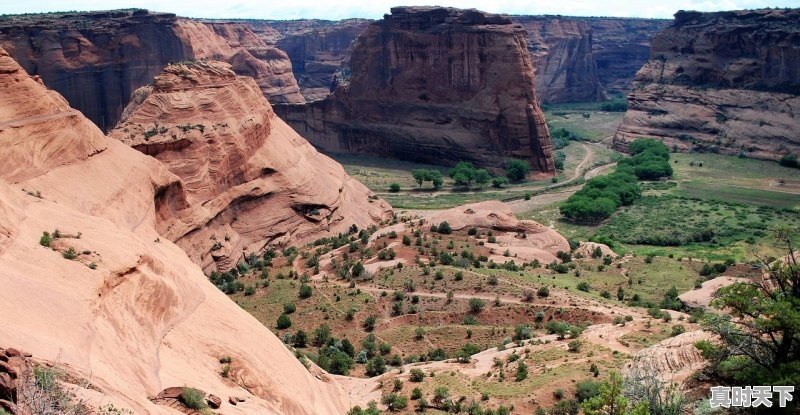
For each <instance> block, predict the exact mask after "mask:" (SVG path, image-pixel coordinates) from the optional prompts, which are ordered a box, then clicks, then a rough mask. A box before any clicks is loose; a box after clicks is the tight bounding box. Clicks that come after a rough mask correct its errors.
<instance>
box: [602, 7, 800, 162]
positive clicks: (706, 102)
mask: <svg viewBox="0 0 800 415" xmlns="http://www.w3.org/2000/svg"><path fill="white" fill-rule="evenodd" d="M628 103H629V105H628V112H627V113H626V114H625V118H624V120H623V123H622V125H621V126H620V128H619V130H618V131H617V134H616V136H615V139H614V144H615V146H616V147H617V148H620V149H625V148H626V145H627V144H628V143H629V142H630V141H632V140H634V139H636V138H638V137H654V138H659V139H662V140H663V141H664V142H665V143H666V144H667V145H668V146H670V147H672V148H674V149H676V150H695V151H713V152H720V153H725V154H733V155H736V154H738V155H741V156H746V157H753V158H761V159H778V158H780V157H781V156H782V155H784V154H790V153H791V154H796V153H798V152H800V136H798V135H797V131H798V129H800V118H798V116H800V10H798V9H793V10H786V9H785V10H750V11H732V12H719V13H699V12H679V13H677V14H676V15H675V21H674V23H673V24H672V25H671V26H670V27H668V28H667V29H665V30H664V31H662V32H661V33H659V34H658V35H656V37H655V38H654V39H653V51H652V54H651V59H650V61H649V62H648V63H647V64H646V65H645V66H644V67H642V69H641V70H640V71H639V73H638V74H637V75H636V81H635V84H634V88H633V90H632V91H631V93H630V95H629V96H628Z"/></svg>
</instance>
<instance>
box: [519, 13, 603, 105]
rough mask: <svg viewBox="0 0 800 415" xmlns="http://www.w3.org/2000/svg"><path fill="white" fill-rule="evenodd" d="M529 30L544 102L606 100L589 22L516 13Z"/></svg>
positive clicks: (534, 62)
mask: <svg viewBox="0 0 800 415" xmlns="http://www.w3.org/2000/svg"><path fill="white" fill-rule="evenodd" d="M514 21H515V22H517V23H519V24H521V25H522V27H524V28H525V30H526V31H527V32H528V49H529V51H530V54H531V61H532V63H533V67H534V69H535V70H536V93H537V95H538V97H539V99H540V100H541V101H542V102H543V103H560V102H580V101H602V100H604V99H606V93H605V89H604V87H603V85H602V84H601V83H600V79H599V78H598V77H597V70H596V64H595V58H594V55H593V53H592V46H593V44H592V31H591V27H590V26H589V22H587V21H586V20H578V19H565V18H556V17H552V16H515V17H514Z"/></svg>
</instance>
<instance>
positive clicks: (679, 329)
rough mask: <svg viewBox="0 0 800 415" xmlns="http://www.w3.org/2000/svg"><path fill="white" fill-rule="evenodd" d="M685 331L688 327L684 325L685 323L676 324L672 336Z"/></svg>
mask: <svg viewBox="0 0 800 415" xmlns="http://www.w3.org/2000/svg"><path fill="white" fill-rule="evenodd" d="M683 333H686V328H685V327H683V325H681V324H676V325H674V326H672V337H675V336H677V335H680V334H683Z"/></svg>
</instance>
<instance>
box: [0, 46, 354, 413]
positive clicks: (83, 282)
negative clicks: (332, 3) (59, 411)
mask: <svg viewBox="0 0 800 415" xmlns="http://www.w3.org/2000/svg"><path fill="white" fill-rule="evenodd" d="M251 87H252V89H253V90H254V91H256V92H257V93H259V96H260V91H259V89H258V88H257V86H256V85H255V84H252V86H251ZM0 91H1V92H2V93H0V114H2V119H3V123H2V124H0V155H2V157H3V159H2V161H3V163H2V164H1V165H0V224H2V225H0V286H2V287H3V289H2V290H0V310H3V316H2V319H1V320H0V345H3V347H9V348H11V347H13V348H16V349H20V350H25V351H26V352H30V353H32V354H33V356H34V357H35V358H36V359H37V360H39V361H42V360H44V361H56V360H57V361H58V364H59V365H60V366H61V367H62V368H63V369H64V370H66V371H67V372H68V373H69V375H70V376H69V377H68V378H72V379H88V380H90V381H91V387H89V388H80V387H79V388H77V389H76V391H77V392H78V393H79V394H80V395H82V396H83V397H84V398H86V402H87V404H89V405H90V406H92V407H94V408H96V407H97V406H100V405H106V404H109V403H113V404H114V405H115V406H116V407H117V408H121V409H130V410H132V411H133V413H137V414H172V413H175V412H174V411H173V410H172V409H170V408H168V407H164V406H158V405H155V404H154V403H152V402H151V401H150V400H149V399H148V397H152V396H156V395H158V394H159V392H160V391H162V390H164V389H166V388H168V387H176V386H177V387H182V386H184V385H185V386H191V387H196V388H199V389H202V390H204V391H207V392H210V393H213V394H215V395H217V396H246V397H247V402H246V405H245V404H242V405H240V406H237V407H232V406H226V405H227V404H223V407H222V408H221V409H220V412H221V413H229V414H234V413H267V414H297V415H299V414H322V413H326V414H327V413H344V412H345V411H346V410H347V408H348V407H349V403H348V402H347V401H346V397H344V394H343V393H342V392H341V390H340V388H339V387H338V385H337V384H336V382H335V381H333V380H330V379H327V378H326V377H325V376H324V375H323V376H322V377H323V379H326V380H325V381H321V380H318V379H316V378H315V377H314V376H313V375H311V374H310V373H309V372H308V370H307V369H306V368H305V367H304V366H303V365H302V364H301V363H300V362H299V361H298V360H297V359H296V358H295V357H294V355H293V354H292V353H291V352H290V351H289V350H288V349H286V347H285V346H284V345H283V344H282V342H281V341H280V340H279V339H278V338H276V337H275V336H274V335H273V334H272V333H271V332H270V331H269V330H267V329H266V328H265V327H264V326H263V325H262V324H261V323H259V322H258V321H257V320H256V319H255V318H253V317H252V316H250V315H249V314H247V313H246V312H244V311H243V310H242V309H241V308H240V307H238V306H237V305H236V304H234V303H233V302H232V301H230V300H229V299H228V298H227V297H226V296H225V295H224V294H223V293H221V292H220V291H219V290H217V289H216V288H215V287H214V286H213V285H212V284H211V283H210V282H209V281H208V279H207V278H206V276H205V275H204V274H203V273H202V271H201V269H200V268H199V267H198V266H197V265H196V264H194V263H193V262H192V261H191V260H190V258H189V257H188V256H187V255H186V254H185V253H184V252H183V251H182V250H181V249H180V248H179V247H178V246H177V245H175V244H173V243H172V242H170V241H169V240H168V239H167V238H165V237H164V236H163V235H159V233H158V232H157V229H158V228H161V227H163V226H164V224H165V223H169V222H176V223H183V222H184V221H186V220H188V219H186V218H184V216H187V215H188V216H190V217H192V216H194V215H195V213H194V212H192V211H191V209H189V210H187V206H188V205H189V202H190V201H191V200H192V199H191V195H187V193H186V192H185V191H184V188H183V185H182V182H181V179H180V178H179V177H178V176H176V175H174V174H172V173H170V172H169V171H168V170H167V169H166V168H164V166H163V165H162V164H161V163H160V162H159V161H158V160H156V159H154V158H152V157H147V156H145V155H143V154H141V153H140V152H138V151H135V150H133V149H131V148H130V147H128V146H126V145H124V144H122V143H120V142H118V141H116V140H113V139H108V138H106V137H104V136H103V134H102V132H101V131H100V130H99V129H98V128H97V127H96V126H94V125H93V124H92V123H91V122H90V121H89V120H88V119H86V118H85V117H83V116H82V115H81V114H80V113H78V112H76V111H74V110H72V109H70V107H69V106H68V105H67V103H66V100H65V99H63V98H61V97H60V96H59V95H58V94H55V93H53V92H50V91H46V90H45V88H44V86H42V85H41V83H40V82H39V81H38V79H35V78H32V77H30V76H28V74H26V73H25V71H24V70H23V69H22V68H20V67H19V65H17V64H16V63H15V62H14V61H13V60H12V59H11V58H10V57H9V56H8V54H7V53H6V52H5V51H3V50H2V49H0ZM262 100H263V98H262ZM23 189H24V190H23ZM55 229H58V230H59V231H60V234H61V236H60V237H57V238H56V237H54V239H53V240H52V242H51V243H50V244H49V245H50V246H49V247H48V246H43V245H42V244H41V243H40V237H41V236H42V233H43V231H48V232H53V231H54V230H55ZM70 250H72V251H70ZM67 252H74V258H73V259H68V258H67V257H65V255H64V254H65V253H67ZM9 350H10V349H9ZM9 350H6V351H5V355H6V356H8V353H9ZM226 355H230V356H231V357H232V359H233V362H234V364H233V367H234V369H233V373H234V374H235V377H233V378H234V379H236V381H235V382H232V381H231V380H225V379H223V378H222V377H221V376H220V375H219V371H220V364H219V358H220V357H221V356H226Z"/></svg>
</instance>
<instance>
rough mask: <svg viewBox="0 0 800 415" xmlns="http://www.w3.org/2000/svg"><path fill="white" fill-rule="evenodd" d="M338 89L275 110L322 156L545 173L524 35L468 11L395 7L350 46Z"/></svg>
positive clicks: (545, 136) (545, 150) (548, 163)
mask: <svg viewBox="0 0 800 415" xmlns="http://www.w3.org/2000/svg"><path fill="white" fill-rule="evenodd" d="M350 70H351V72H352V75H351V77H350V82H349V84H348V85H347V86H346V87H341V88H339V89H338V90H337V91H336V92H335V93H334V94H333V95H332V96H330V97H329V98H327V99H326V100H323V101H318V102H315V103H311V104H308V105H306V106H285V105H283V106H277V107H276V111H279V113H280V115H281V116H282V117H283V118H284V119H285V120H286V121H287V122H288V123H289V124H290V125H292V126H293V127H294V128H295V129H296V130H297V131H298V132H299V133H300V134H301V135H303V136H304V137H306V138H308V139H309V141H311V142H312V143H313V144H314V145H316V146H318V147H319V148H321V149H323V150H325V151H332V152H352V153H362V154H374V155H380V156H388V157H396V158H401V159H407V160H416V161H422V162H435V163H443V162H444V163H455V162H457V161H459V160H471V161H474V162H476V163H478V164H480V165H484V166H492V167H499V166H502V165H503V164H504V163H505V161H506V160H507V159H508V158H510V157H514V158H522V159H526V160H528V161H529V162H530V164H531V165H532V167H533V169H534V170H536V171H543V172H552V171H553V160H552V147H551V144H550V136H549V132H548V131H547V126H546V125H545V121H544V115H543V114H542V112H541V109H540V108H539V102H538V100H537V98H536V94H535V85H534V74H533V67H532V65H531V61H530V56H529V54H528V51H527V44H526V41H525V32H524V31H523V29H522V28H521V27H520V26H519V25H515V24H514V23H512V22H511V20H510V19H509V18H508V17H504V16H498V15H492V14H488V13H483V12H479V11H476V10H458V9H450V8H441V7H424V8H423V7H420V8H413V7H396V8H393V9H392V14H390V15H386V16H385V18H384V19H383V20H382V21H379V22H376V23H373V24H371V25H370V26H369V27H368V28H367V30H366V31H365V32H364V33H363V34H362V35H361V36H360V37H359V38H358V40H357V41H356V43H355V46H354V49H353V54H352V57H351V61H350Z"/></svg>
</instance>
